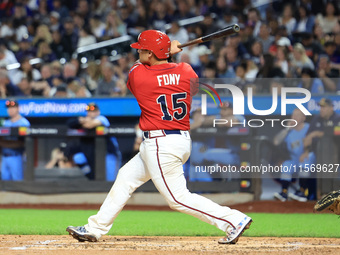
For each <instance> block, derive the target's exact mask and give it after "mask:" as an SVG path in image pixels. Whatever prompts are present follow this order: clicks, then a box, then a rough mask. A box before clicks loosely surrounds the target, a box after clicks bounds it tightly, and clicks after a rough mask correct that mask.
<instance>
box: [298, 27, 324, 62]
mask: <svg viewBox="0 0 340 255" xmlns="http://www.w3.org/2000/svg"><path fill="white" fill-rule="evenodd" d="M301 44H302V45H303V47H304V48H305V50H306V55H307V56H308V57H309V58H310V59H311V60H312V61H313V63H316V62H317V61H318V58H319V55H320V54H321V53H322V48H321V45H320V43H318V42H317V41H315V40H314V38H313V35H312V34H311V33H301Z"/></svg>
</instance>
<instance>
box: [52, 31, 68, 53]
mask: <svg viewBox="0 0 340 255" xmlns="http://www.w3.org/2000/svg"><path fill="white" fill-rule="evenodd" d="M50 47H51V50H52V51H53V52H54V54H55V55H56V57H57V58H58V59H60V58H64V57H69V55H68V53H65V48H64V43H63V42H62V41H61V34H60V32H59V31H58V30H56V31H53V32H52V43H51V44H50Z"/></svg>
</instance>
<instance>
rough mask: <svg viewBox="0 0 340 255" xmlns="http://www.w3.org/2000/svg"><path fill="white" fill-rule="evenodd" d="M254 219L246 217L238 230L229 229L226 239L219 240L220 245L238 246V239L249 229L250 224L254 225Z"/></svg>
mask: <svg viewBox="0 0 340 255" xmlns="http://www.w3.org/2000/svg"><path fill="white" fill-rule="evenodd" d="M252 221H253V220H252V219H251V218H250V217H248V216H246V217H245V218H244V219H243V220H242V221H241V222H240V223H239V224H238V225H237V226H236V228H232V227H231V226H229V227H230V229H227V234H226V236H225V237H223V238H221V239H220V240H218V243H219V244H236V243H237V242H238V239H239V238H240V236H241V235H242V234H243V232H244V231H245V230H246V229H249V227H250V224H251V223H252Z"/></svg>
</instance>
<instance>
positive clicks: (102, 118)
mask: <svg viewBox="0 0 340 255" xmlns="http://www.w3.org/2000/svg"><path fill="white" fill-rule="evenodd" d="M96 119H97V120H99V121H100V122H101V123H102V124H103V126H105V127H108V126H110V122H109V120H108V119H107V118H106V117H105V116H103V115H99V116H98V117H97V118H96Z"/></svg>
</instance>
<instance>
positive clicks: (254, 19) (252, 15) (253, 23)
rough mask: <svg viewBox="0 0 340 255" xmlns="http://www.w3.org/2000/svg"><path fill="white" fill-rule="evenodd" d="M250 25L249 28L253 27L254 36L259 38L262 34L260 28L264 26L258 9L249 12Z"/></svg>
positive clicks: (248, 24) (251, 9)
mask: <svg viewBox="0 0 340 255" xmlns="http://www.w3.org/2000/svg"><path fill="white" fill-rule="evenodd" d="M247 15H248V23H247V26H248V28H249V27H252V28H253V29H252V31H253V36H254V37H257V36H258V34H259V32H260V26H261V24H262V22H261V17H260V13H259V11H258V10H257V9H256V8H250V9H249V10H248V14H247Z"/></svg>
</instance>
